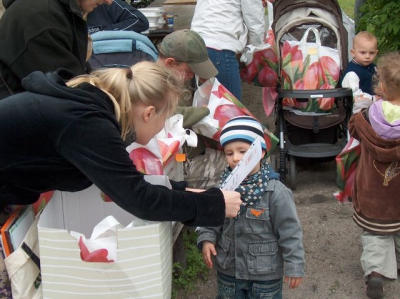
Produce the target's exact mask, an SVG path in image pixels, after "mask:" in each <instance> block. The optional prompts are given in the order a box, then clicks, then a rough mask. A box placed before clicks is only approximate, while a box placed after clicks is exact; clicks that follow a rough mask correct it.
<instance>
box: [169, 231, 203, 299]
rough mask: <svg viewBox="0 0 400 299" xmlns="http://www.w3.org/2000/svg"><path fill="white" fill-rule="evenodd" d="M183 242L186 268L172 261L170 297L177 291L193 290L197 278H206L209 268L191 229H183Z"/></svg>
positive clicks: (174, 296) (186, 291)
mask: <svg viewBox="0 0 400 299" xmlns="http://www.w3.org/2000/svg"><path fill="white" fill-rule="evenodd" d="M183 244H184V250H185V254H186V258H187V265H188V266H187V268H186V269H184V268H183V267H182V265H181V264H180V263H174V265H173V267H172V276H173V279H172V298H176V297H177V295H178V293H185V294H187V293H188V292H190V291H193V290H194V288H195V283H196V281H197V280H198V279H200V278H203V279H205V280H207V279H208V273H209V270H208V268H207V267H206V265H205V263H204V261H203V257H202V254H201V251H200V250H199V249H198V248H197V234H196V232H195V231H193V230H184V231H183Z"/></svg>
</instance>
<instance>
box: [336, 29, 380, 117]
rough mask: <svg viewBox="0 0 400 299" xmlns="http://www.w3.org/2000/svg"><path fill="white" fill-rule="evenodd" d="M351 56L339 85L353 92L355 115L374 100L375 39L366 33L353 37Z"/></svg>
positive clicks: (376, 47)
mask: <svg viewBox="0 0 400 299" xmlns="http://www.w3.org/2000/svg"><path fill="white" fill-rule="evenodd" d="M351 54H352V56H353V60H352V61H350V62H349V64H348V65H347V68H346V70H345V71H344V77H343V79H342V83H341V84H342V87H347V88H351V90H352V91H353V99H354V105H353V113H357V112H359V111H360V110H361V109H362V108H366V107H368V106H370V105H371V103H372V102H373V101H375V100H376V96H375V93H374V91H373V82H372V78H373V77H374V75H375V73H376V65H375V64H374V62H373V61H374V60H375V58H376V55H377V54H378V41H377V39H376V37H375V36H374V35H373V34H372V33H369V32H367V31H361V32H359V33H358V34H357V35H356V36H355V37H354V41H353V49H351Z"/></svg>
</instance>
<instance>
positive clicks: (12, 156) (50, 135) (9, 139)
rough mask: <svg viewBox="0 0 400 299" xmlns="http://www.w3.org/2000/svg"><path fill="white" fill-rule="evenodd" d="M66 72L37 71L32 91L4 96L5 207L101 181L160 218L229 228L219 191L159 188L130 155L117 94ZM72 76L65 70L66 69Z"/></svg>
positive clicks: (1, 161) (118, 197) (138, 212)
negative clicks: (72, 81) (70, 82)
mask: <svg viewBox="0 0 400 299" xmlns="http://www.w3.org/2000/svg"><path fill="white" fill-rule="evenodd" d="M62 73H63V72H60V71H59V72H58V73H47V74H46V75H44V74H43V73H41V72H38V71H37V72H33V73H32V74H30V75H29V76H27V77H26V78H24V80H23V82H22V84H23V87H24V88H25V89H26V90H28V91H27V92H23V93H19V94H16V95H13V96H10V97H7V98H6V99H3V100H2V101H0V128H1V129H0V204H2V205H5V204H31V203H33V202H35V201H36V200H37V199H38V197H39V194H40V193H41V192H45V191H49V190H63V191H72V192H73V191H79V190H83V189H85V188H87V187H89V186H90V185H92V183H93V184H95V185H96V186H97V187H99V188H100V189H101V190H102V191H103V192H104V193H105V194H107V195H108V196H109V197H110V198H111V199H112V200H113V201H114V202H115V203H116V204H117V205H119V206H120V207H121V208H123V209H124V210H126V211H128V212H130V213H132V214H134V215H135V216H137V217H139V218H142V219H145V220H153V221H180V222H182V223H184V224H187V225H194V226H204V225H207V226H217V225H222V224H223V222H224V217H225V201H224V197H223V194H222V192H221V191H220V190H219V189H218V188H212V189H210V190H207V191H205V192H203V193H192V192H185V191H182V189H183V188H184V187H185V186H186V184H184V183H183V182H171V183H172V186H173V188H174V189H177V190H168V189H167V188H166V187H161V186H153V185H150V184H149V183H147V182H146V181H145V180H144V179H143V174H141V173H140V172H138V171H137V169H136V167H135V166H134V165H133V162H132V160H131V159H130V158H129V153H128V152H127V151H126V146H125V145H124V142H123V140H122V138H121V129H120V125H119V123H118V122H117V120H116V118H115V115H114V106H113V103H112V101H111V100H110V98H109V97H108V96H107V95H106V94H105V93H104V92H102V91H101V90H100V89H98V88H97V87H94V86H93V85H91V84H82V85H81V86H80V88H70V87H67V86H65V84H64V80H66V79H68V77H67V76H61V75H62ZM64 73H65V71H64Z"/></svg>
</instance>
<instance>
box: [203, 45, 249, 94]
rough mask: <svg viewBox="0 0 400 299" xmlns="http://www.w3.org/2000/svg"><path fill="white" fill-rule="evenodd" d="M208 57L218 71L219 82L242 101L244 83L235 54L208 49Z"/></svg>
mask: <svg viewBox="0 0 400 299" xmlns="http://www.w3.org/2000/svg"><path fill="white" fill-rule="evenodd" d="M207 51H208V56H209V58H210V60H211V61H212V63H213V64H214V65H215V67H216V68H217V70H218V75H217V76H216V77H217V79H218V81H219V82H220V83H221V84H222V85H223V86H224V87H225V88H226V89H228V90H229V91H230V92H231V93H232V94H233V95H234V96H235V97H236V98H237V99H238V100H239V101H242V81H241V80H240V73H239V63H238V61H237V59H236V54H235V52H232V51H228V50H222V51H219V50H214V49H210V48H207Z"/></svg>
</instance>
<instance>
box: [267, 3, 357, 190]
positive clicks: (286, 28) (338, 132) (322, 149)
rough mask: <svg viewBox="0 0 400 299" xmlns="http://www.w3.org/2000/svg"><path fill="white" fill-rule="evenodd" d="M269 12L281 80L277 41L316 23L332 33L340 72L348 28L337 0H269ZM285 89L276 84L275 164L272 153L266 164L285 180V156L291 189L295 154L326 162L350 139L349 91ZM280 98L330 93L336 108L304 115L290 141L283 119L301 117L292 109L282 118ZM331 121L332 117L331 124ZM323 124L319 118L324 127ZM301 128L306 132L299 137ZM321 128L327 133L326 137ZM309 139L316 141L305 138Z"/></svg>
mask: <svg viewBox="0 0 400 299" xmlns="http://www.w3.org/2000/svg"><path fill="white" fill-rule="evenodd" d="M273 16H274V21H273V23H272V29H273V31H274V33H275V37H276V45H277V55H278V61H279V63H280V66H279V69H278V77H279V78H280V79H281V80H282V79H283V78H282V76H283V73H282V57H281V53H280V49H281V48H280V44H281V41H283V40H285V39H286V40H288V39H287V38H290V37H294V38H299V37H298V35H297V36H296V33H300V32H301V31H296V30H295V31H292V30H293V29H296V28H299V29H300V28H301V29H300V30H304V29H303V28H307V27H314V26H321V28H326V29H324V30H329V32H332V33H333V34H334V35H335V36H336V40H335V42H336V48H337V50H338V55H339V58H340V65H339V67H340V71H341V72H343V70H344V69H345V68H346V66H347V63H348V57H349V49H348V46H349V36H350V35H349V32H350V31H347V30H348V29H347V28H345V25H344V23H343V12H342V11H341V9H340V5H339V3H338V1H337V0H280V1H276V2H275V3H274V6H273ZM324 32H328V31H324ZM292 33H293V35H292ZM321 34H322V31H321ZM325 37H327V35H325ZM321 40H322V39H321ZM327 42H329V40H327ZM324 46H329V45H324ZM281 82H283V81H281ZM290 88H291V89H288V88H287V89H281V86H278V88H277V93H278V96H277V100H276V103H275V117H276V129H275V132H276V135H277V137H278V138H279V163H278V159H277V157H271V163H272V164H273V166H275V169H276V170H277V171H278V172H279V174H280V179H281V181H282V182H283V183H286V176H287V174H288V169H287V161H289V162H290V187H291V189H292V190H294V189H296V183H297V182H296V181H297V178H296V159H297V158H316V159H317V160H319V161H328V158H329V159H330V158H334V157H335V156H337V155H338V154H339V153H340V152H341V151H342V150H343V148H344V146H345V145H346V143H347V140H348V139H349V133H348V128H347V124H348V121H349V119H350V116H351V108H352V99H353V96H352V90H351V89H350V88H337V86H336V88H331V89H318V90H305V89H304V90H295V89H293V87H290ZM285 98H291V99H296V100H297V101H298V102H307V101H317V100H318V99H320V98H334V101H335V104H336V108H335V109H338V110H334V111H332V113H331V114H329V113H327V114H323V115H321V114H319V113H314V115H312V116H307V119H305V122H306V123H307V124H301V126H299V127H298V128H299V130H298V131H297V132H300V133H296V131H295V130H293V132H292V135H291V136H292V137H293V136H295V137H296V138H293V139H291V140H292V142H291V140H289V134H290V132H289V130H288V128H287V127H288V126H289V121H288V119H289V118H290V119H291V121H293V120H294V119H296V122H297V123H298V124H299V125H300V123H301V122H302V120H301V118H302V117H303V116H301V115H300V116H298V117H297V115H296V116H295V117H293V114H291V115H292V116H288V117H287V118H286V117H285V109H284V107H283V102H284V99H285ZM312 103H313V102H312ZM309 104H310V103H309ZM331 120H332V121H333V122H332V123H331ZM322 123H324V126H323V125H322ZM325 125H327V127H325ZM290 126H292V127H291V129H297V128H296V125H294V122H293V123H290ZM321 130H322V131H321ZM303 133H304V134H306V135H305V136H303V135H302V134H303ZM314 133H315V134H314ZM317 133H319V134H317ZM325 133H328V134H327V135H326V136H325ZM297 137H298V138H297ZM328 137H329V138H328ZM331 137H332V138H331ZM333 137H334V138H333ZM295 139H297V140H295ZM304 140H307V142H303V141H304ZM309 140H313V141H315V142H314V143H309V142H308V141H309ZM293 142H294V143H293Z"/></svg>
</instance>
